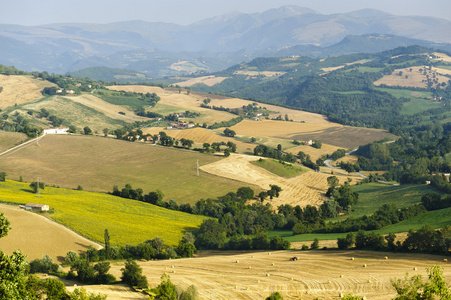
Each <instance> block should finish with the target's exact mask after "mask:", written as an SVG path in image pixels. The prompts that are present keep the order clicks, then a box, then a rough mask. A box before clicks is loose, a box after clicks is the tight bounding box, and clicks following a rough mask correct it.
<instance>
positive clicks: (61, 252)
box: [0, 198, 102, 261]
mask: <svg viewBox="0 0 451 300" xmlns="http://www.w3.org/2000/svg"><path fill="white" fill-rule="evenodd" d="M36 202H39V198H36ZM0 212H2V213H3V214H4V215H5V217H6V218H7V219H8V220H9V222H10V223H11V230H10V231H9V233H8V235H7V236H6V237H3V238H1V239H0V249H1V250H2V251H3V252H5V253H6V254H11V253H12V252H13V251H15V250H17V249H20V250H22V252H23V253H24V254H25V255H27V260H28V261H32V260H33V259H36V258H42V257H43V256H44V255H45V254H48V255H50V256H51V257H52V258H53V259H54V260H55V261H56V260H60V261H61V258H64V257H65V256H66V254H67V252H69V251H71V250H72V251H75V252H81V251H86V250H87V249H88V247H89V246H90V245H93V246H94V247H95V248H96V249H100V248H101V247H102V246H100V245H99V244H97V243H95V242H93V241H90V240H88V239H86V238H84V237H82V236H80V235H78V234H77V233H75V232H73V231H72V230H70V229H68V228H66V227H64V226H63V225H60V224H58V223H56V222H54V221H51V220H49V219H47V218H46V217H44V216H41V215H39V214H37V213H33V212H29V211H25V210H23V209H20V208H19V206H17V205H6V204H0Z"/></svg>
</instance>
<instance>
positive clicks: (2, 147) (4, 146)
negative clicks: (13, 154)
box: [0, 132, 27, 153]
mask: <svg viewBox="0 0 451 300" xmlns="http://www.w3.org/2000/svg"><path fill="white" fill-rule="evenodd" d="M26 140H27V136H26V135H25V134H23V133H19V132H0V153H1V152H3V151H6V150H8V149H10V148H12V147H14V146H17V145H19V144H21V143H22V142H24V141H26Z"/></svg>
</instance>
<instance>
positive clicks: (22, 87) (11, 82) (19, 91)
mask: <svg viewBox="0 0 451 300" xmlns="http://www.w3.org/2000/svg"><path fill="white" fill-rule="evenodd" d="M0 86H1V87H3V90H2V91H1V92H0V108H6V107H9V106H14V105H15V104H22V103H27V102H30V101H34V100H38V99H40V98H42V94H41V91H42V90H43V89H44V88H45V87H52V86H56V85H55V84H53V83H51V82H48V81H42V80H39V79H33V78H32V77H31V76H16V75H10V76H6V75H0Z"/></svg>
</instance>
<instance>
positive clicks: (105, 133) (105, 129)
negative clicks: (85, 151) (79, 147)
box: [103, 128, 110, 137]
mask: <svg viewBox="0 0 451 300" xmlns="http://www.w3.org/2000/svg"><path fill="white" fill-rule="evenodd" d="M108 132H110V130H109V129H108V128H103V135H104V136H105V137H107V136H108Z"/></svg>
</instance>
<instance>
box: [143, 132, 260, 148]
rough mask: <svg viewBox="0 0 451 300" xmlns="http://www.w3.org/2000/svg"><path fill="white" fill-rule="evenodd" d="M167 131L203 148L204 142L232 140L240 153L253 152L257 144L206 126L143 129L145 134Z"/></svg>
mask: <svg viewBox="0 0 451 300" xmlns="http://www.w3.org/2000/svg"><path fill="white" fill-rule="evenodd" d="M161 131H163V132H165V133H166V134H167V135H169V136H170V137H173V138H175V139H177V140H180V139H182V138H185V139H189V140H192V141H194V143H195V145H194V147H198V148H202V144H203V143H209V144H212V143H221V142H224V143H228V142H232V143H235V144H236V146H237V152H238V153H253V150H254V148H255V146H256V145H255V144H252V143H245V142H243V141H240V140H236V139H234V138H231V137H226V136H224V135H221V134H218V133H216V132H214V131H211V130H209V129H205V128H199V127H197V128H191V129H184V130H172V129H171V130H166V129H164V130H163V129H162V128H159V127H150V128H145V129H143V132H144V133H145V134H147V133H149V134H152V135H153V134H158V133H159V132H161Z"/></svg>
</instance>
